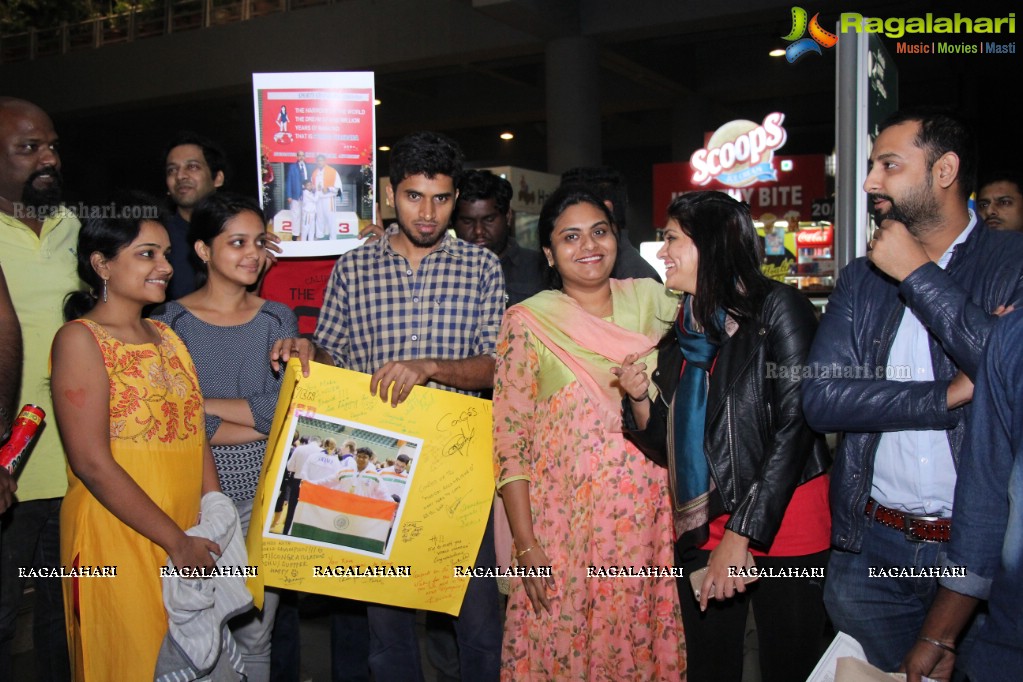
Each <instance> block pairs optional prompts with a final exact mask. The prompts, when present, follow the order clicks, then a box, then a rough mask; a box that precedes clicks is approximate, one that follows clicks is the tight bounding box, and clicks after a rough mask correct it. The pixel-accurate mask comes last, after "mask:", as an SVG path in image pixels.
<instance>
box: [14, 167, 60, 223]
mask: <svg viewBox="0 0 1023 682" xmlns="http://www.w3.org/2000/svg"><path fill="white" fill-rule="evenodd" d="M44 175H49V176H50V177H51V178H53V180H52V181H51V182H50V184H49V186H47V187H45V188H43V189H36V186H35V185H34V184H33V183H34V182H35V181H36V180H37V179H39V178H40V177H42V176H44ZM63 194H64V180H63V178H62V177H61V175H60V171H59V170H58V169H57V168H56V167H55V166H47V167H46V168H42V169H40V170H37V171H36V172H35V173H33V174H32V175H30V176H29V178H28V180H26V181H25V187H24V189H22V190H21V203H22V205H24V206H26V207H31V208H33V209H35V210H36V212H37V213H39V214H42V213H43V212H44V211H45V212H47V214H52V213H55V212H56V211H57V207H59V206H60V202H61V199H62V197H63Z"/></svg>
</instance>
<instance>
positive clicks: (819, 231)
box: [796, 227, 835, 249]
mask: <svg viewBox="0 0 1023 682" xmlns="http://www.w3.org/2000/svg"><path fill="white" fill-rule="evenodd" d="M834 244H835V230H834V228H831V227H817V228H807V229H803V230H800V231H799V232H797V233H796V248H797V249H823V248H831V247H832V246H834Z"/></svg>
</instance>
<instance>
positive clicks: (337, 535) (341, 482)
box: [263, 410, 423, 559]
mask: <svg viewBox="0 0 1023 682" xmlns="http://www.w3.org/2000/svg"><path fill="white" fill-rule="evenodd" d="M287 439H288V442H289V443H290V445H289V447H288V455H287V457H285V458H283V460H282V461H281V463H280V465H279V466H278V470H277V471H276V472H274V473H275V476H276V481H277V483H276V485H275V487H274V489H275V490H276V491H277V492H276V499H275V500H274V504H273V505H272V506H271V507H270V509H269V511H268V513H267V515H266V519H265V520H264V527H263V535H264V537H267V538H272V539H277V540H280V539H285V538H286V539H288V540H290V541H293V542H298V543H302V544H307V545H314V546H317V547H326V548H329V549H341V550H344V551H348V552H354V553H356V554H363V555H366V556H369V557H373V558H377V559H388V558H389V556H390V552H391V547H392V545H393V542H394V540H395V537H394V536H395V533H394V530H395V529H396V528H398V526H399V524H400V523H401V520H402V513H403V511H404V509H405V501H406V499H407V497H408V495H407V491H408V490H410V489H411V487H412V479H413V477H414V476H415V472H416V469H417V464H418V459H419V454H420V453H421V452H422V445H423V442H422V440H420V439H418V438H414V437H411V436H408V435H405V434H400V433H392V432H389V431H383V430H381V429H377V428H375V427H372V426H367V425H365V424H360V423H357V422H352V421H347V420H344V419H337V418H334V417H330V416H327V415H324V414H319V413H316V412H305V411H297V410H296V412H295V414H294V416H292V418H291V421H290V423H289V424H288V431H287Z"/></svg>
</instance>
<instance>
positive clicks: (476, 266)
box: [271, 132, 505, 682]
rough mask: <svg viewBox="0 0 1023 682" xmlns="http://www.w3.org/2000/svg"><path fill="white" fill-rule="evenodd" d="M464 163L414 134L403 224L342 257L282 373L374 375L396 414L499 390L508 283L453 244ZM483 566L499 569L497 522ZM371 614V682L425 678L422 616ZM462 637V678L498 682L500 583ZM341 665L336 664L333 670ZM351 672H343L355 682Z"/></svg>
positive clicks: (400, 183)
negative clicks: (430, 392) (499, 342)
mask: <svg viewBox="0 0 1023 682" xmlns="http://www.w3.org/2000/svg"><path fill="white" fill-rule="evenodd" d="M462 158H463V157H462V152H461V150H460V149H459V147H458V145H457V144H456V143H455V142H454V141H453V140H451V139H449V138H447V137H445V136H443V135H440V134H437V133H431V132H420V133H414V134H412V135H409V136H407V137H405V138H403V139H402V140H400V141H399V142H398V143H397V144H395V145H394V147H393V149H392V151H391V184H390V186H389V187H388V188H387V196H388V199H390V200H391V202H392V203H393V204H394V207H395V211H396V213H397V225H396V226H393V225H392V226H391V227H390V228H388V229H387V230H386V231H385V233H384V236H383V238H382V239H379V240H377V241H374V242H372V243H368V244H364V245H363V246H361V247H359V248H357V249H355V250H353V251H349V252H348V253H346V254H344V255H342V256H341V257H340V258H339V259H338V261H337V264H336V265H335V267H334V271H333V273H332V274H331V277H330V281H329V283H328V285H327V290H326V293H325V295H324V301H323V308H322V309H321V311H320V319H319V322H318V324H317V326H316V333H315V335H314V339H315V343H314V344H313V343H310V342H309V341H307V340H305V339H285V340H283V341H278V342H277V344H275V346H274V348H273V350H272V351H271V360H272V361H273V363H274V365H275V368H276V365H277V362H278V361H283V362H287V361H288V359H289V358H290V357H291V356H296V357H299V358H300V359H301V360H302V363H303V369H304V370H305V371H306V372H308V361H309V359H311V358H313V359H315V360H316V361H318V362H323V363H326V364H333V365H336V366H338V367H344V368H346V369H351V370H355V371H357V372H364V373H366V374H371V375H372V378H371V380H370V392H371V393H373V394H374V395H379V396H380V399H381V400H383V401H385V402H387V401H389V402H390V403H391V405H392V406H397V405H398V404H399V403H401V402H402V401H404V400H405V399H406V398H407V397H408V395H409V393H410V392H411V390H412V388H413V387H414V386H417V385H426V386H430V387H433V388H440V389H445V390H450V391H457V392H459V393H465V394H468V395H479V392H480V391H481V390H485V389H489V388H492V387H493V384H494V348H495V342H496V339H497V332H498V329H499V327H500V324H501V316H502V314H503V312H504V293H505V288H504V277H503V275H502V273H501V264H500V261H499V260H498V259H497V256H495V255H494V254H493V253H491V252H490V251H488V250H486V249H480V248H478V247H475V246H473V245H471V244H469V243H468V242H464V241H462V240H461V239H457V238H455V237H452V236H450V235H448V234H447V229H448V226H449V224H450V222H451V214H452V210H453V209H454V207H455V202H456V200H457V198H458V192H457V191H456V189H455V188H456V187H457V185H458V180H459V177H460V175H461V174H462ZM476 563H477V565H481V566H493V565H496V563H497V562H496V557H495V556H494V539H493V526H492V522H491V523H489V524H488V526H487V531H486V533H485V534H484V536H483V542H482V545H481V547H480V552H479V556H478V557H477V562H476ZM368 612H369V634H370V647H369V649H370V656H369V667H370V669H371V670H372V673H373V677H374V679H375V680H377V681H378V682H388V681H390V680H396V681H400V682H405V681H406V680H422V679H423V673H422V665H421V662H420V656H419V646H418V644H417V638H416V631H415V611H413V610H410V609H400V608H395V607H391V606H383V605H370V606H369V609H368ZM433 617H438V614H430V618H433ZM439 617H443V616H439ZM334 625H335V628H334V630H335V634H338V633H337V631H338V629H339V627H340V626H339V623H337V622H335V624H334ZM454 628H455V633H456V636H457V641H458V658H459V667H460V669H461V679H462V680H496V679H497V678H498V668H499V665H500V652H501V635H502V633H501V619H500V613H499V607H498V597H497V584H496V582H495V581H494V580H492V579H486V578H472V579H471V580H470V581H469V587H468V590H467V591H466V594H465V599H464V601H463V603H462V611H461V613H460V614H459V617H458V618H456V619H454ZM344 629H346V630H349V632H350V633H352V634H354V633H355V631H356V629H355V628H347V627H345V628H344ZM342 639H345V640H347V641H348V643H349V646H347V647H345V648H346V649H347V650H351V647H350V638H349V635H348V634H345V635H343V636H339V637H336V638H335V637H332V640H334V641H336V642H340V641H341V640H342ZM338 663H339V661H338V660H337V656H335V665H334V667H335V672H338V670H337V669H338V667H339V666H338ZM353 665H354V661H353V662H352V665H345V666H344V667H345V668H346V669H347V671H346V674H347V675H348V676H349V678H350V676H351V674H352V666H353Z"/></svg>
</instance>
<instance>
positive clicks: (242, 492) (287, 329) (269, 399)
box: [153, 192, 298, 682]
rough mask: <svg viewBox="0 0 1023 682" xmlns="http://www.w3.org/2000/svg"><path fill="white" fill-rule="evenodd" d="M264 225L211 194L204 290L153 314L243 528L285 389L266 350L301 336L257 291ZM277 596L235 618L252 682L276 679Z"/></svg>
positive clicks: (192, 237) (200, 261) (200, 218)
mask: <svg viewBox="0 0 1023 682" xmlns="http://www.w3.org/2000/svg"><path fill="white" fill-rule="evenodd" d="M265 226H266V221H265V218H264V216H263V212H262V211H261V210H260V208H259V205H258V204H257V203H256V202H255V201H254V200H252V199H249V198H247V197H241V196H238V195H232V194H229V193H225V192H216V193H214V194H211V195H209V196H208V197H206V198H205V199H203V200H202V201H201V202H200V203H199V204H198V205H196V207H195V210H194V211H193V213H192V224H191V227H190V228H189V234H188V241H189V243H190V244H192V245H193V246H194V250H195V251H194V253H190V254H189V257H192V258H193V259H194V260H196V261H197V262H196V266H197V268H196V270H197V284H198V285H199V288H198V289H197V290H196V291H195V292H193V293H191V294H189V295H187V296H185V297H184V298H181V299H180V300H178V301H173V302H171V303H168V304H166V305H165V306H162V307H161V308H159V309H158V310H157V311H156V312H155V314H154V315H153V317H154V318H155V319H158V320H161V321H163V322H165V323H166V324H168V325H169V326H170V327H171V328H172V329H173V330H174V331H175V332H177V334H178V336H180V337H181V339H182V340H183V341H184V342H185V346H186V347H187V348H188V352H189V353H190V354H191V355H192V359H193V361H194V362H195V367H196V371H197V373H198V375H199V385H200V388H201V389H202V393H203V397H204V398H205V401H206V435H207V437H208V438H209V440H210V443H211V444H212V446H213V457H214V460H215V461H216V464H217V473H218V474H219V476H220V483H221V486H222V488H223V489H224V493H225V494H226V495H228V496H229V497H230V498H231V499H232V500H233V501H234V503H235V505H236V506H237V507H238V514H239V516H240V517H241V520H242V528H243V530H247V529H248V525H249V519H250V517H251V515H252V500H253V498H254V496H255V492H256V485H257V483H258V480H259V471H260V468H261V467H262V464H263V456H264V454H265V452H266V439H267V435H268V433H269V431H270V425H271V423H272V421H273V415H274V409H275V407H276V405H277V394H278V392H279V390H280V386H281V376H280V375H279V374H276V375H275V374H274V373H273V371H272V370H271V369H270V365H269V363H268V362H267V356H268V354H269V350H270V347H271V346H272V345H273V343H274V341H276V340H277V339H282V338H289V337H293V336H297V335H298V323H297V322H296V320H295V315H294V314H293V313H292V312H291V310H290V309H289V308H288V307H287V306H284V305H281V304H280V303H275V302H272V301H265V300H263V299H261V298H259V297H258V296H256V295H255V294H253V293H252V292H251V291H249V289H251V288H253V287H254V285H255V284H256V283H257V282H258V281H259V277H260V275H261V274H262V273H263V270H264V268H265V267H266V249H265V244H266V241H265V240H266V227H265ZM256 522H257V523H258V522H259V521H258V519H257V521H256ZM278 599H279V597H278V595H277V593H276V592H274V591H272V590H267V592H266V600H265V602H264V606H263V612H262V614H260V613H259V612H258V611H256V610H255V609H253V611H252V612H250V613H248V614H243V615H241V616H239V617H238V618H236V619H235V620H233V621H232V622H231V629H232V632H233V633H234V636H235V639H236V640H237V641H238V644H239V645H240V646H241V649H242V653H243V657H244V659H245V668H246V670H247V672H248V674H249V680H250V681H252V682H258V681H261V680H268V679H269V674H270V633H271V630H272V629H273V620H274V614H275V613H276V609H277V603H278Z"/></svg>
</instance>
